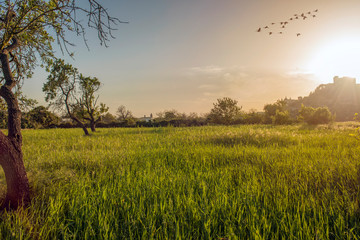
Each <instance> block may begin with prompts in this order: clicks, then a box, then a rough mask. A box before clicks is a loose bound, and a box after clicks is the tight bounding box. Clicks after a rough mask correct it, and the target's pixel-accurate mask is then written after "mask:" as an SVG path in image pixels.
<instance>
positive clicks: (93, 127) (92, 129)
mask: <svg viewBox="0 0 360 240" xmlns="http://www.w3.org/2000/svg"><path fill="white" fill-rule="evenodd" d="M90 129H91V131H92V132H96V129H95V123H94V122H91V123H90Z"/></svg>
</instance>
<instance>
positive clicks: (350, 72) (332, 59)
mask: <svg viewBox="0 0 360 240" xmlns="http://www.w3.org/2000/svg"><path fill="white" fill-rule="evenodd" d="M359 42H360V41H359V38H351V39H350V38H340V39H336V40H331V41H330V42H328V43H326V44H325V45H323V46H321V47H320V48H318V50H317V51H315V52H314V55H313V56H312V58H311V60H310V61H309V62H308V64H307V69H308V70H309V71H310V72H312V73H313V74H314V75H315V76H316V77H317V78H318V79H319V81H320V82H321V83H329V82H332V79H333V77H334V76H339V77H342V76H348V77H355V78H356V79H357V80H358V81H360V64H359V59H360V43H359Z"/></svg>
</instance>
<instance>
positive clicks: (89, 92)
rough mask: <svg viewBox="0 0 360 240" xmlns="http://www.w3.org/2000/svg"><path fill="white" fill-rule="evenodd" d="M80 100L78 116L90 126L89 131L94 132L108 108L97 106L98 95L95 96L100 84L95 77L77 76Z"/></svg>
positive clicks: (102, 104) (102, 105) (101, 104)
mask: <svg viewBox="0 0 360 240" xmlns="http://www.w3.org/2000/svg"><path fill="white" fill-rule="evenodd" d="M79 85H80V94H81V96H80V98H79V106H80V111H79V115H80V117H81V118H82V119H85V120H86V121H88V122H89V124H90V129H91V131H92V132H95V131H96V130H95V126H96V124H97V123H98V122H100V121H101V118H102V116H103V114H105V113H106V112H107V111H109V108H108V107H107V106H106V105H105V104H104V103H100V104H98V99H99V95H97V96H96V95H95V94H96V92H97V91H99V89H100V87H101V83H100V81H99V79H98V78H96V77H93V78H92V77H85V76H83V75H82V74H80V76H79Z"/></svg>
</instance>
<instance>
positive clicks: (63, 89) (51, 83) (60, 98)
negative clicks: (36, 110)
mask: <svg viewBox="0 0 360 240" xmlns="http://www.w3.org/2000/svg"><path fill="white" fill-rule="evenodd" d="M47 71H48V72H49V73H50V74H49V76H48V78H47V80H48V81H47V82H46V83H44V86H43V92H45V94H46V97H45V100H46V101H47V102H50V105H52V106H54V107H56V108H58V109H63V108H65V112H66V114H67V115H68V117H70V118H71V119H72V120H73V121H74V122H76V123H77V124H78V125H79V126H80V127H81V128H82V129H83V131H84V133H85V135H87V136H88V135H89V131H88V130H87V128H86V125H85V122H84V119H82V118H81V116H82V115H83V114H85V113H82V112H83V111H84V108H83V106H82V104H81V98H82V96H81V95H80V96H79V95H78V93H79V90H78V89H77V88H78V87H79V86H78V79H79V73H78V70H77V69H76V68H74V67H73V66H72V65H71V64H67V63H65V62H64V60H62V59H57V60H56V61H54V62H51V64H49V66H48V68H47ZM79 116H80V117H79Z"/></svg>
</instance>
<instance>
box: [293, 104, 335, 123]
mask: <svg viewBox="0 0 360 240" xmlns="http://www.w3.org/2000/svg"><path fill="white" fill-rule="evenodd" d="M298 119H299V120H300V121H303V122H306V123H307V124H311V125H317V124H328V123H330V122H332V121H333V120H334V116H333V115H332V114H331V112H330V110H329V109H328V108H327V107H318V108H312V107H305V106H304V105H301V109H300V110H299V116H298Z"/></svg>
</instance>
